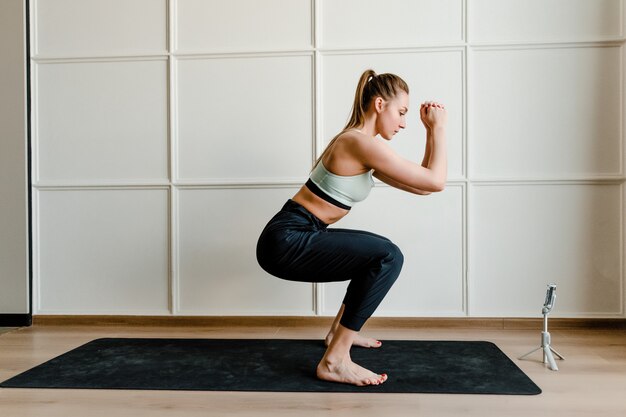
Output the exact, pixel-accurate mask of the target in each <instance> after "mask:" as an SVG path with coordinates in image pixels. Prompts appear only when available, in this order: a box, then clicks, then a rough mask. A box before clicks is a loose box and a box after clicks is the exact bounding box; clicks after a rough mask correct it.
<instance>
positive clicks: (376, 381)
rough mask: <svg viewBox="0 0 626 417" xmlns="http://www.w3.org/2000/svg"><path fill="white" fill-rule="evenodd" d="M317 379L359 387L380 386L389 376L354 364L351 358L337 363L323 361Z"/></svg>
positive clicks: (318, 367) (319, 366) (319, 365)
mask: <svg viewBox="0 0 626 417" xmlns="http://www.w3.org/2000/svg"><path fill="white" fill-rule="evenodd" d="M317 377H318V378H319V379H323V380H324V381H332V382H342V383H344V384H352V385H356V386H359V387H364V386H367V385H380V384H382V383H383V382H385V381H386V380H387V374H382V375H378V374H375V373H374V372H372V371H370V370H367V369H365V368H363V367H362V366H359V365H357V364H356V363H354V362H352V360H351V359H350V358H349V357H348V358H346V359H344V360H343V361H340V362H337V363H330V362H329V361H327V360H326V359H322V360H321V362H320V363H319V364H318V365H317Z"/></svg>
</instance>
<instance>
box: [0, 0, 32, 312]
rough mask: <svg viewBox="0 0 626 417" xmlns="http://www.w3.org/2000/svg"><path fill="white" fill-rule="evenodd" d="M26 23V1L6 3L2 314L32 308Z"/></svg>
mask: <svg viewBox="0 0 626 417" xmlns="http://www.w3.org/2000/svg"><path fill="white" fill-rule="evenodd" d="M25 27H26V26H25V8H24V2H23V1H21V0H6V1H2V2H0V56H1V57H2V59H1V60H0V314H28V313H29V312H30V307H29V304H30V303H29V282H28V281H29V277H28V218H27V215H28V185H27V183H28V179H27V174H28V170H27V153H26V149H27V146H26V142H27V139H26V126H27V121H26V59H25V58H26V29H25ZM20 322H21V321H20Z"/></svg>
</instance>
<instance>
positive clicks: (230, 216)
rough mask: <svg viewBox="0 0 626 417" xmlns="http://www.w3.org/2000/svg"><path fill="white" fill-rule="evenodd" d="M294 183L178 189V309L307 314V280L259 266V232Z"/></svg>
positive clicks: (310, 308)
mask: <svg viewBox="0 0 626 417" xmlns="http://www.w3.org/2000/svg"><path fill="white" fill-rule="evenodd" d="M296 191H297V189H296V188H278V189H209V190H207V189H182V190H180V191H179V198H178V207H179V208H178V212H179V226H178V229H179V230H178V234H179V239H178V242H179V247H178V253H179V255H178V256H179V261H178V264H179V267H178V270H179V277H178V282H179V284H178V293H179V311H178V312H179V313H181V314H215V315H219V314H228V315H248V314H251V315H274V314H278V315H283V314H287V315H290V314H291V315H312V314H313V301H312V298H313V290H312V284H309V283H300V282H290V281H285V280H281V279H279V278H276V277H273V276H271V275H269V274H268V273H266V272H265V271H263V269H261V267H260V266H259V265H258V263H257V261H256V244H257V240H258V238H259V235H260V234H261V231H262V230H263V228H264V227H265V225H266V224H267V222H269V220H270V219H271V218H272V217H273V216H274V215H275V214H276V213H277V212H278V211H279V210H280V208H281V207H282V206H283V204H284V203H285V202H286V201H287V199H288V198H291V197H292V196H293V195H294V194H295V193H296Z"/></svg>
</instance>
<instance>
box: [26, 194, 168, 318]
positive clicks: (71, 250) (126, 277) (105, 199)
mask: <svg viewBox="0 0 626 417" xmlns="http://www.w3.org/2000/svg"><path fill="white" fill-rule="evenodd" d="M37 200H38V202H37V208H36V212H35V215H38V218H37V223H38V229H37V230H38V233H37V240H36V245H37V247H36V261H35V262H36V265H37V269H36V274H37V276H36V277H35V279H36V280H37V284H38V285H37V289H38V290H37V291H38V294H39V301H38V303H37V307H36V309H35V314H168V313H169V278H168V277H169V261H168V259H169V255H168V248H169V244H168V240H169V236H168V224H169V220H168V216H169V215H168V191H167V190H164V189H152V190H137V189H125V190H65V191H60V190H57V191H48V190H46V191H39V192H38V193H37Z"/></svg>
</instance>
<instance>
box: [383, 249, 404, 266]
mask: <svg viewBox="0 0 626 417" xmlns="http://www.w3.org/2000/svg"><path fill="white" fill-rule="evenodd" d="M386 252H387V255H386V256H385V262H386V263H389V264H392V265H393V266H394V267H395V268H396V269H397V270H398V272H400V269H402V265H403V264H404V254H403V253H402V250H400V248H399V247H398V246H397V245H396V244H395V243H392V242H389V243H388V244H387V247H386Z"/></svg>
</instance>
